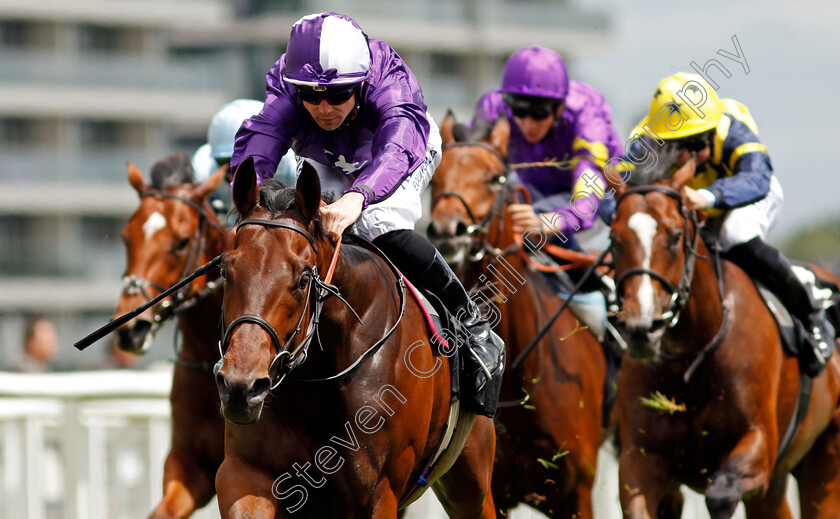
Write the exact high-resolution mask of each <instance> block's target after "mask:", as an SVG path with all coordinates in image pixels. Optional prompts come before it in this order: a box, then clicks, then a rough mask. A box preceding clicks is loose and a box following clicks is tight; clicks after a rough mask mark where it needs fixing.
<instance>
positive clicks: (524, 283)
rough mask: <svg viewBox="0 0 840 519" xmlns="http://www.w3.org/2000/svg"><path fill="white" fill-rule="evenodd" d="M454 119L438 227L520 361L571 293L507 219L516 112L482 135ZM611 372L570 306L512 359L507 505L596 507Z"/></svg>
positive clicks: (499, 474) (496, 482) (503, 438)
mask: <svg viewBox="0 0 840 519" xmlns="http://www.w3.org/2000/svg"><path fill="white" fill-rule="evenodd" d="M454 128H455V119H454V117H453V116H452V115H451V114H450V115H448V116H447V117H446V119H445V120H444V121H443V124H442V125H441V136H442V137H443V145H444V152H443V156H442V158H441V162H440V165H439V166H438V168H437V171H436V172H435V175H434V177H433V178H432V200H433V201H434V202H433V207H432V224H431V225H430V227H429V236H430V239H431V240H432V242H433V243H435V244H436V245H437V246H438V247H439V249H440V250H441V253H443V254H444V256H445V257H447V258H448V260H452V259H454V260H455V261H456V262H457V267H456V271H457V272H458V275H459V277H461V279H462V281H463V282H464V284H465V286H467V287H471V286H475V285H476V284H477V285H479V287H480V288H481V290H480V292H479V293H480V294H481V293H483V294H484V295H485V296H483V297H487V296H489V297H488V298H487V299H484V300H483V302H484V303H485V305H481V306H489V307H490V308H493V307H495V308H494V309H493V310H492V312H493V313H495V314H496V317H497V318H499V321H498V324H497V325H496V326H495V328H494V330H495V331H496V333H498V334H499V336H500V337H501V338H502V339H503V340H504V341H505V344H506V345H507V358H508V359H511V361H513V359H516V358H517V357H519V356H520V354H522V353H523V350H524V349H525V348H526V347H527V346H528V344H529V343H530V342H531V341H532V340H533V339H534V338H535V337H536V335H537V333H538V332H539V330H540V329H541V328H542V327H543V326H544V325H545V324H546V323H547V321H548V319H549V316H552V315H554V314H555V312H556V311H558V310H559V309H560V306H561V305H562V304H563V301H562V300H561V299H560V298H559V297H558V295H557V292H556V290H555V289H554V288H553V286H552V285H551V283H550V282H549V281H548V280H547V279H546V278H545V277H544V276H543V275H542V274H540V273H539V272H537V271H536V270H534V269H533V268H530V267H529V265H528V264H527V260H526V259H525V258H524V254H523V253H522V251H521V249H520V248H519V247H517V246H516V244H515V242H514V238H513V235H512V232H511V231H510V229H509V222H507V220H506V215H505V212H504V207H505V205H504V203H503V202H507V201H509V200H506V199H509V197H511V196H512V191H511V190H510V189H508V188H506V187H504V181H505V175H506V174H507V165H506V162H505V159H504V157H505V154H506V150H507V140H508V136H509V135H510V126H509V125H508V123H507V121H505V120H503V119H502V120H500V121H499V122H498V123H497V124H496V125H495V127H494V128H493V129H492V132H491V134H490V137H489V140H484V141H481V142H455V137H454V136H453V129H454ZM500 228H501V231H499V229H500ZM470 249H472V250H470ZM502 260H503V261H504V263H502ZM509 269H512V270H513V271H514V272H511V271H510V270H509ZM502 278H504V279H502ZM491 282H492V283H493V286H492V287H491V285H490V283H491ZM488 299H489V300H493V302H492V306H491V305H490V304H488ZM605 376H606V359H605V355H604V351H603V349H602V347H601V345H600V343H599V342H598V340H597V339H596V338H595V336H594V335H593V334H592V333H591V332H590V331H589V330H587V329H585V328H583V327H581V325H580V323H579V322H578V320H577V318H576V317H575V316H574V315H573V314H572V312H571V310H569V309H568V308H566V309H565V310H563V312H562V313H561V314H560V316H559V318H558V319H557V320H556V321H555V322H554V323H553V325H552V327H551V328H550V330H549V332H548V333H547V334H546V335H545V336H544V337H543V338H542V339H541V340H540V342H539V343H538V347H537V348H536V349H534V350H533V351H532V352H531V353H530V354H529V355H528V356H526V357H525V360H524V361H523V362H522V364H521V366H520V367H518V368H517V369H511V367H510V366H508V368H507V369H506V370H505V374H504V379H503V382H502V391H501V396H500V400H502V401H503V403H502V404H500V409H499V412H498V414H497V415H496V464H495V467H494V472H493V486H492V488H493V499H494V501H495V502H496V505H497V507H498V509H499V511H500V515H504V513H505V512H506V511H507V510H509V509H511V508H513V507H515V506H516V505H517V503H526V504H528V505H530V506H532V507H534V508H536V509H537V510H540V511H541V512H543V513H545V514H546V515H548V516H549V517H569V518H571V517H575V518H579V519H582V518H591V517H592V498H591V493H592V486H593V483H594V479H595V466H596V463H597V456H598V449H599V447H600V445H601V441H602V437H603V436H602V404H603V401H604V378H605ZM505 401H506V403H505Z"/></svg>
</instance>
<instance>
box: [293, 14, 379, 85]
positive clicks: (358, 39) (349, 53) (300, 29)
mask: <svg viewBox="0 0 840 519" xmlns="http://www.w3.org/2000/svg"><path fill="white" fill-rule="evenodd" d="M370 61H371V58H370V48H369V47H368V42H367V36H365V33H364V32H362V29H361V28H360V27H359V26H358V24H356V22H354V21H353V20H352V19H351V18H350V17H348V16H344V15H342V14H336V13H320V14H310V15H309V16H304V17H303V18H301V19H300V20H298V21H297V22H295V24H294V25H293V26H292V33H291V35H290V36H289V45H288V47H287V48H286V70H285V71H284V72H283V79H284V80H285V81H286V82H288V83H291V84H293V85H306V86H312V87H317V86H326V85H350V84H353V83H361V82H362V81H364V80H365V77H366V76H367V72H368V70H369V69H370Z"/></svg>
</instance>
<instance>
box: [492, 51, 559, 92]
mask: <svg viewBox="0 0 840 519" xmlns="http://www.w3.org/2000/svg"><path fill="white" fill-rule="evenodd" d="M502 92H506V93H508V94H513V95H525V96H538V97H548V98H552V99H563V98H565V97H566V94H567V93H568V92H569V76H568V74H567V73H566V63H565V62H564V61H563V58H561V57H560V55H559V54H557V53H556V52H554V51H553V50H551V49H546V48H545V47H538V46H534V47H525V48H524V49H519V50H518V51H516V52H514V53H513V55H512V56H511V57H510V58H509V59H508V60H507V63H505V71H504V75H503V79H502Z"/></svg>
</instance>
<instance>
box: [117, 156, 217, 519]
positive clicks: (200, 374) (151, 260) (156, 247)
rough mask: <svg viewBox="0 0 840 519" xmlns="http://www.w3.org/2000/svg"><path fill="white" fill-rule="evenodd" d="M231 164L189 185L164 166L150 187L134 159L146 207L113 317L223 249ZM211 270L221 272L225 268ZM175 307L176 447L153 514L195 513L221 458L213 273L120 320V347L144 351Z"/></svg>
mask: <svg viewBox="0 0 840 519" xmlns="http://www.w3.org/2000/svg"><path fill="white" fill-rule="evenodd" d="M181 158H182V157H181ZM178 159H179V157H178V156H170V157H168V158H167V159H164V160H163V161H161V162H160V163H158V164H159V165H160V166H163V165H167V164H170V165H171V164H179V163H181V164H185V165H188V164H189V160H188V159H187V160H181V161H180V162H179V161H178ZM156 166H158V165H156ZM225 169H226V168H223V169H220V170H219V171H217V172H216V173H215V174H214V175H213V176H211V177H210V178H208V179H207V180H205V181H204V182H202V183H201V184H193V183H192V174H191V172H190V171H189V170H188V169H187V170H180V169H169V170H166V169H158V170H157V171H155V173H161V174H160V175H153V180H152V184H151V185H149V184H148V183H147V182H146V180H145V179H144V178H143V174H142V173H141V172H140V171H139V170H138V169H137V168H136V167H135V166H134V165H133V164H131V163H129V165H128V181H129V183H130V184H131V186H132V187H133V188H134V189H135V191H137V194H138V195H139V196H140V206H139V207H138V208H137V210H135V211H134V214H133V215H132V216H131V219H130V220H129V222H128V224H126V226H125V228H124V229H123V232H122V238H123V241H124V243H125V247H126V259H127V263H126V274H125V286H124V288H123V294H122V297H121V298H120V301H119V303H118V304H117V308H116V310H115V311H114V317H117V316H119V315H122V314H125V313H127V312H128V311H130V310H132V309H133V308H136V307H139V306H141V305H142V304H143V303H146V301H148V300H149V299H151V298H153V297H154V296H156V295H158V294H159V293H161V292H162V291H164V290H165V289H166V288H168V287H169V286H171V285H174V284H175V283H176V282H177V281H179V280H180V279H181V278H182V277H184V276H185V275H186V274H189V273H191V272H192V271H193V270H195V268H196V267H198V266H199V265H203V264H204V263H207V262H208V261H209V260H210V259H211V258H213V257H215V256H217V255H218V254H220V253H221V252H222V251H223V250H224V248H225V244H226V232H225V229H224V227H223V226H222V225H221V224H220V223H219V221H218V219H217V218H216V215H215V214H214V212H213V210H212V209H211V208H210V205H209V204H208V203H207V199H208V197H209V196H210V194H211V193H212V192H213V190H214V189H215V188H216V187H217V186H218V185H219V182H220V181H221V179H222V176H223V175H224V171H225ZM209 278H210V279H211V280H212V279H215V278H218V271H216V272H215V273H214V272H211V273H210V274H209ZM176 315H177V318H178V327H179V329H180V332H181V335H182V341H181V343H182V346H181V348H180V351H179V352H177V357H178V358H177V359H176V364H175V369H174V373H173V380H172V393H171V395H170V402H171V405H172V447H171V449H170V451H169V454H168V456H167V458H166V463H165V465H164V469H163V493H164V495H163V499H162V500H161V502H160V503H159V504H158V505H157V506H156V507H155V510H154V511H153V512H152V514H151V517H154V518H176V517H177V518H182V517H189V516H190V515H192V513H193V511H194V510H195V509H196V508H200V507H202V506H204V505H206V504H207V502H208V501H210V499H212V497H213V495H214V494H215V488H214V486H213V483H214V479H215V475H216V470H217V469H218V468H219V465H221V463H222V459H223V458H224V420H223V419H222V417H221V416H219V398H218V392H217V391H216V385H215V383H214V381H213V374H212V366H213V364H214V363H215V362H216V361H217V360H218V359H219V351H218V346H217V344H218V341H219V339H220V338H221V334H220V331H219V322H220V319H221V294H220V293H219V291H218V290H214V287H213V285H212V281H211V282H209V284H208V281H206V280H205V278H198V279H196V280H195V281H193V282H192V283H191V284H190V285H187V286H186V287H184V289H182V290H181V291H179V292H176V293H175V294H174V295H173V296H170V297H169V298H167V299H164V300H163V301H162V302H160V303H158V304H157V305H155V306H153V307H151V308H149V309H148V310H146V311H145V312H144V313H142V314H140V315H139V316H137V317H135V318H134V319H132V320H131V321H129V322H128V323H126V324H124V325H123V326H121V327H120V328H119V329H118V334H117V336H116V338H115V339H116V341H117V345H118V346H119V347H120V348H122V349H124V350H127V351H131V352H134V353H141V352H143V351H146V349H147V348H148V347H149V345H150V344H151V340H152V336H153V334H154V332H155V331H156V330H157V329H158V327H159V326H161V325H162V324H163V323H164V322H166V321H167V320H168V319H170V318H172V317H173V316H176Z"/></svg>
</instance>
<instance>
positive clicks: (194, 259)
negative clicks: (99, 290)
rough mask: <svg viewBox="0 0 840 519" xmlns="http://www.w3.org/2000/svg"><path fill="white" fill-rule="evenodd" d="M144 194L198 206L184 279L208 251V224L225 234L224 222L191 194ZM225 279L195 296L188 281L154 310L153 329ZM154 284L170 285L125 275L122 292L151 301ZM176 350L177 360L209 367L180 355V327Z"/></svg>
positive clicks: (160, 288)
mask: <svg viewBox="0 0 840 519" xmlns="http://www.w3.org/2000/svg"><path fill="white" fill-rule="evenodd" d="M140 197H141V198H147V197H154V198H171V199H172V200H177V201H179V202H182V203H184V204H186V205H188V206H190V207H192V208H193V209H195V211H196V214H197V215H198V226H197V227H196V229H195V233H194V234H193V237H192V240H191V241H190V243H192V244H193V247H192V249H190V253H189V256H188V259H187V262H186V263H185V264H184V269H183V270H182V272H181V275H180V276H179V278H180V279H183V278H184V277H186V276H187V275H188V274H189V273H190V272H193V271H194V270H195V269H196V268H198V267H199V265H200V263H201V255H202V254H203V253H204V249H205V248H206V246H207V240H206V239H205V233H204V231H205V230H206V228H207V226H208V225H209V226H211V227H213V228H214V229H216V230H217V231H218V232H219V233H220V234H224V232H225V230H224V228H222V227H221V226H220V225H218V224H216V223H214V222H213V221H212V220H211V219H210V216H209V215H208V214H207V212H206V210H205V208H204V207H202V206H200V205H199V204H196V203H195V202H193V201H192V200H189V199H187V198H184V197H181V196H178V195H173V194H171V193H165V192H163V191H157V190H150V191H146V192H144V193H143V194H141V195H140ZM220 281H221V278H220V277H217V278H216V279H214V280H211V281H208V282H207V283H206V284H205V286H204V288H203V289H202V290H200V291H199V292H197V293H196V294H194V295H193V296H192V297H187V293H188V292H189V290H190V286H189V285H188V284H187V285H184V287H183V288H182V289H180V290H178V291H177V292H176V293H175V295H174V296H173V299H174V301H173V300H170V299H166V300H164V301H163V302H161V303H160V307H159V308H158V309H157V310H155V311H154V312H153V314H152V328H151V330H150V332H149V333H155V332H156V331H157V330H158V329H159V328H160V327H161V326H163V324H164V323H166V321H168V320H169V319H170V318H171V317H172V316H174V315H176V314H179V313H181V312H183V311H185V310H188V309H190V308H192V307H193V306H195V304H196V303H198V301H199V300H201V299H202V298H203V297H204V296H206V295H207V294H210V293H211V292H214V291H215V290H216V289H217V288H218V287H219V284H220V283H219V282H220ZM149 288H153V289H155V290H157V291H158V292H165V291H166V290H167V289H168V287H165V286H163V285H160V284H158V283H155V282H154V281H150V280H148V279H145V278H142V277H140V276H137V275H134V274H131V275H126V276H124V277H123V288H122V295H138V294H139V295H142V296H143V297H144V298H146V301H147V302H148V301H151V299H152V297H151V296H150V295H149V293H148V289H149ZM175 351H176V362H178V363H180V364H182V365H185V366H187V367H195V368H198V369H205V368H207V366H205V364H206V363H195V362H189V361H185V360H183V359H181V358H180V353H179V352H178V344H177V330H176V341H175Z"/></svg>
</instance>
